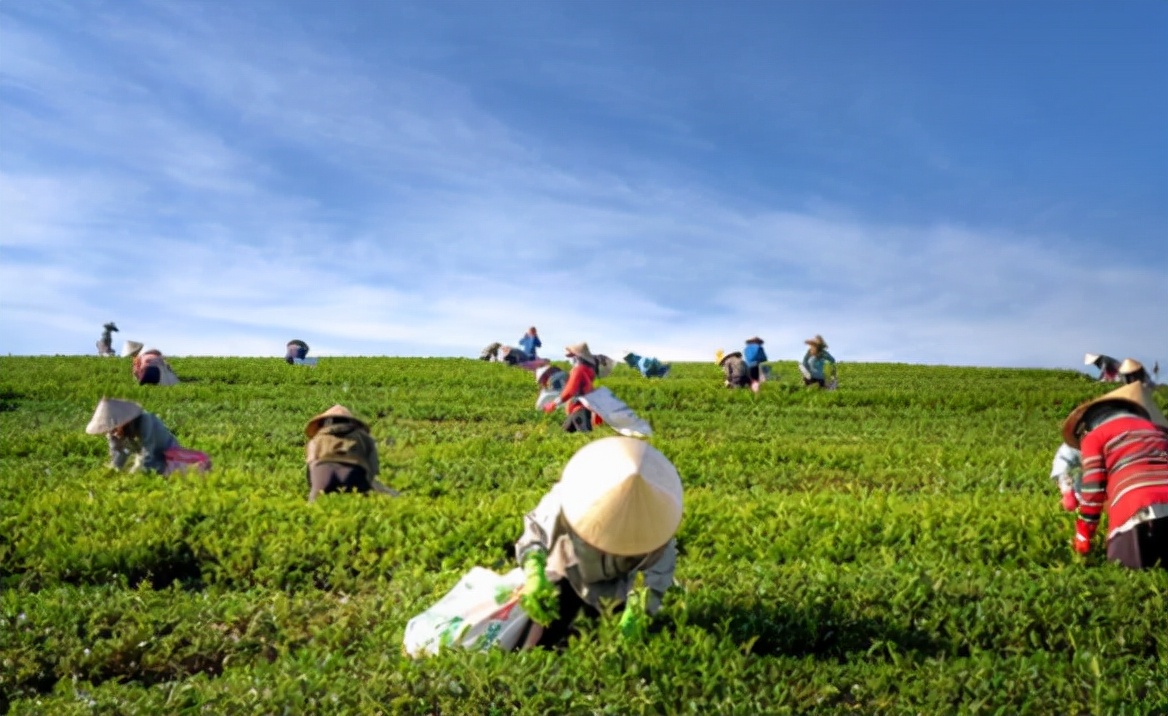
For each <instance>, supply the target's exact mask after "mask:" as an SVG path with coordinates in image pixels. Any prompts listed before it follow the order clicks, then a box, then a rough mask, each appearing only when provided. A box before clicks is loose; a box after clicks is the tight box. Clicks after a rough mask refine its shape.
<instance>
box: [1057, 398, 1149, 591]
mask: <svg viewBox="0 0 1168 716" xmlns="http://www.w3.org/2000/svg"><path fill="white" fill-rule="evenodd" d="M1063 440H1064V441H1065V442H1066V443H1067V445H1069V446H1071V447H1073V448H1079V449H1080V450H1081V451H1082V454H1083V487H1082V491H1081V497H1080V502H1079V517H1078V519H1077V520H1076V521H1075V541H1074V547H1075V551H1076V552H1078V553H1080V554H1087V553H1088V552H1090V551H1091V539H1092V537H1094V536H1095V530H1096V528H1097V527H1098V526H1099V517H1100V515H1101V514H1102V513H1103V512H1104V511H1106V512H1107V522H1108V527H1107V558H1108V559H1110V560H1112V561H1114V562H1119V563H1120V564H1122V565H1124V566H1125V567H1131V568H1132V569H1143V568H1146V567H1154V566H1157V565H1159V566H1160V567H1161V568H1163V569H1168V420H1166V419H1165V418H1164V414H1163V413H1161V412H1160V409H1159V407H1158V406H1157V405H1156V403H1155V401H1154V400H1153V398H1152V392H1151V391H1150V390H1149V389H1148V388H1147V386H1145V385H1143V384H1142V383H1130V384H1128V385H1125V386H1123V387H1122V388H1117V389H1116V390H1113V391H1111V392H1110V393H1107V394H1106V395H1102V396H1100V397H1098V398H1095V399H1094V400H1089V401H1087V402H1086V403H1083V404H1082V405H1080V406H1079V407H1077V408H1075V409H1074V411H1072V412H1071V414H1070V415H1069V416H1068V417H1067V419H1066V421H1065V422H1064V423H1063Z"/></svg>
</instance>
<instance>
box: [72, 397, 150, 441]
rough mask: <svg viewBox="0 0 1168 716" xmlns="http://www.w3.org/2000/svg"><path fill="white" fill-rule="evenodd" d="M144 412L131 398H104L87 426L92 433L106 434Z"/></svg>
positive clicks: (99, 402) (87, 430) (87, 429)
mask: <svg viewBox="0 0 1168 716" xmlns="http://www.w3.org/2000/svg"><path fill="white" fill-rule="evenodd" d="M141 414H142V406H141V405H138V404H137V403H135V402H133V401H130V400H117V399H114V398H102V399H101V400H100V401H98V403H97V409H96V410H94V411H93V417H92V418H90V419H89V425H86V426H85V432H87V433H89V434H90V435H104V434H105V433H108V432H109V431H111V430H113V429H114V428H120V427H122V426H123V425H125V424H126V423H128V422H130V421H131V420H133V419H134V418H136V417H138V416H139V415H141Z"/></svg>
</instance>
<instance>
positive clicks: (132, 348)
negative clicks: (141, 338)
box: [122, 341, 143, 358]
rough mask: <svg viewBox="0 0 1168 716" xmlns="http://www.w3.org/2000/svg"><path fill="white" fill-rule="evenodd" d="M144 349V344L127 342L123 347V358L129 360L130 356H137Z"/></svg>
mask: <svg viewBox="0 0 1168 716" xmlns="http://www.w3.org/2000/svg"><path fill="white" fill-rule="evenodd" d="M142 348H143V346H142V344H141V343H139V342H138V341H126V344H125V345H124V346H122V357H123V358H129V357H130V356H136V355H138V352H139V351H141V350H142Z"/></svg>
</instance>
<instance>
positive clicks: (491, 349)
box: [479, 342, 503, 363]
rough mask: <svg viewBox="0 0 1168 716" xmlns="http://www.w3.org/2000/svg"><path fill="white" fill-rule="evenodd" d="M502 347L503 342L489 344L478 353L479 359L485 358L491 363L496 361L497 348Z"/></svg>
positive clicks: (497, 356)
mask: <svg viewBox="0 0 1168 716" xmlns="http://www.w3.org/2000/svg"><path fill="white" fill-rule="evenodd" d="M502 347H503V344H502V343H498V342H496V343H491V344H489V345H488V346H487V347H486V348H484V349H483V352H482V353H480V354H479V360H485V361H489V362H491V363H494V362H495V361H498V360H499V349H500V348H502Z"/></svg>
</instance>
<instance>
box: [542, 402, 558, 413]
mask: <svg viewBox="0 0 1168 716" xmlns="http://www.w3.org/2000/svg"><path fill="white" fill-rule="evenodd" d="M555 409H556V404H555V401H552V402H550V403H545V404H544V406H543V407H542V408H540V410H542V411H543V412H545V413H548V414H550V413H553V412H555Z"/></svg>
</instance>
